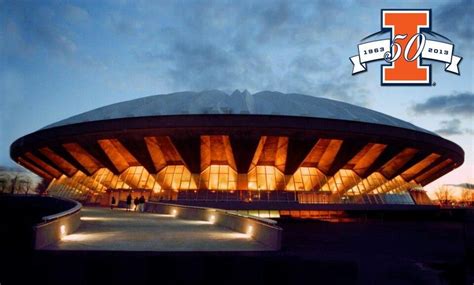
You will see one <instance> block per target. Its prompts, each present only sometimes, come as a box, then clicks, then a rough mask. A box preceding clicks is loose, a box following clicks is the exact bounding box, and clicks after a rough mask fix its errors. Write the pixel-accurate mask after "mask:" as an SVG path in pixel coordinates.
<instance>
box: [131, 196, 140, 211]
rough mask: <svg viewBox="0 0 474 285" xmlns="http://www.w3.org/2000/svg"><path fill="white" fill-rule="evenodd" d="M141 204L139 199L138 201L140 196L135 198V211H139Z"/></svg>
mask: <svg viewBox="0 0 474 285" xmlns="http://www.w3.org/2000/svg"><path fill="white" fill-rule="evenodd" d="M139 203H140V201H139V199H138V196H137V197H135V200H133V204H135V209H133V210H135V211H138V204H139Z"/></svg>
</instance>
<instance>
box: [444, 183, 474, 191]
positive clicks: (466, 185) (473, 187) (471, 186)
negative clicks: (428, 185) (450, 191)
mask: <svg viewBox="0 0 474 285" xmlns="http://www.w3.org/2000/svg"><path fill="white" fill-rule="evenodd" d="M447 185H448V186H454V187H460V188H466V189H470V190H474V184H472V183H460V184H447Z"/></svg>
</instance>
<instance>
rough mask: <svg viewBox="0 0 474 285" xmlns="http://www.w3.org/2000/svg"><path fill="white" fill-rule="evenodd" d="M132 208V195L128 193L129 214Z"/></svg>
mask: <svg viewBox="0 0 474 285" xmlns="http://www.w3.org/2000/svg"><path fill="white" fill-rule="evenodd" d="M131 208H132V194H130V193H128V196H127V212H128V211H130V209H131Z"/></svg>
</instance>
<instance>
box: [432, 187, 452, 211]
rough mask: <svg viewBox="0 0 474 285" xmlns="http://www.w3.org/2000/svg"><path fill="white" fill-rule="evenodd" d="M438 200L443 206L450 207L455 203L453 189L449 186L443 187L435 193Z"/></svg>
mask: <svg viewBox="0 0 474 285" xmlns="http://www.w3.org/2000/svg"><path fill="white" fill-rule="evenodd" d="M434 194H435V196H436V198H437V199H438V202H439V204H440V205H442V206H448V205H450V204H451V202H452V201H453V198H454V197H453V189H451V188H450V187H449V186H446V185H442V186H440V187H438V189H436V191H435V192H434Z"/></svg>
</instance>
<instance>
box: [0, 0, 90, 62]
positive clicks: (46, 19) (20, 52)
mask: <svg viewBox="0 0 474 285" xmlns="http://www.w3.org/2000/svg"><path fill="white" fill-rule="evenodd" d="M87 16H88V14H87V12H86V11H85V10H83V9H80V8H78V7H76V6H71V5H67V6H64V8H63V7H62V6H60V7H57V6H49V5H48V4H47V3H43V2H21V1H20V2H15V1H12V2H11V1H6V2H5V3H0V18H1V19H2V21H1V24H2V25H3V26H4V27H5V32H4V35H3V36H4V38H3V39H2V42H3V44H2V45H1V46H0V53H3V54H4V55H5V56H10V57H22V58H28V57H30V56H31V55H32V54H38V53H40V52H42V51H46V52H48V55H50V54H52V55H60V56H70V55H73V54H74V53H75V52H76V51H77V44H76V41H75V40H74V39H73V32H72V29H71V28H70V27H68V26H67V25H65V24H64V23H65V22H67V21H75V22H77V21H79V20H81V19H82V20H83V19H85V18H87Z"/></svg>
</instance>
